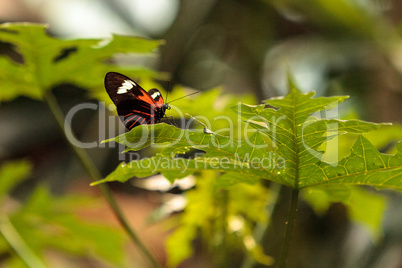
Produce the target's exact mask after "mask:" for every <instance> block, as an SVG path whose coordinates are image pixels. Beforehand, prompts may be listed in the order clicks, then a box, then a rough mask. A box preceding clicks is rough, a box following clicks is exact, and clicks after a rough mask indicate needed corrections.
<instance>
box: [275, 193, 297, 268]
mask: <svg viewBox="0 0 402 268" xmlns="http://www.w3.org/2000/svg"><path fill="white" fill-rule="evenodd" d="M298 200H299V189H292V197H291V201H290V208H289V214H288V219H287V221H286V223H285V224H286V228H285V234H284V240H283V244H282V249H281V254H280V256H279V264H278V267H279V268H285V267H286V262H287V258H288V253H289V248H290V242H291V240H292V234H293V228H294V224H295V219H296V213H297V203H298Z"/></svg>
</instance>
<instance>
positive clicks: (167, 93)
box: [166, 80, 170, 103]
mask: <svg viewBox="0 0 402 268" xmlns="http://www.w3.org/2000/svg"><path fill="white" fill-rule="evenodd" d="M169 84H170V80H169V81H168V85H167V90H166V103H167V101H168V96H169V87H170V86H169Z"/></svg>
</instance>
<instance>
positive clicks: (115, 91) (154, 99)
mask: <svg viewBox="0 0 402 268" xmlns="http://www.w3.org/2000/svg"><path fill="white" fill-rule="evenodd" d="M105 88H106V91H107V93H108V94H109V97H110V99H111V100H112V101H113V102H114V104H115V105H116V107H117V113H118V114H119V116H120V118H121V119H122V121H123V123H124V125H125V126H126V128H127V129H128V130H131V129H132V128H134V127H136V126H139V125H142V124H155V123H158V122H159V121H160V120H161V119H162V118H163V117H164V116H165V112H166V110H168V109H170V106H169V104H167V103H165V102H164V100H163V97H162V94H161V93H160V91H159V90H158V89H156V88H153V89H151V90H149V91H148V92H146V91H145V90H144V89H143V88H142V87H141V86H140V85H139V84H137V83H136V82H134V81H133V80H132V79H130V78H128V77H127V76H125V75H122V74H120V73H115V72H109V73H107V74H106V76H105Z"/></svg>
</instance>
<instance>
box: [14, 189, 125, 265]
mask: <svg viewBox="0 0 402 268" xmlns="http://www.w3.org/2000/svg"><path fill="white" fill-rule="evenodd" d="M89 201H90V200H89V199H88V197H82V196H74V195H70V196H66V197H54V196H52V195H51V194H50V193H49V191H48V190H47V189H46V188H43V187H37V188H36V189H35V191H34V193H33V194H32V196H31V197H30V198H29V200H28V201H27V202H26V203H25V204H24V205H23V206H22V207H21V208H20V209H18V210H17V211H15V212H13V213H12V214H11V215H10V220H11V222H12V223H13V225H14V227H15V228H16V229H17V230H18V233H19V234H20V235H21V237H23V238H24V240H25V242H26V243H27V244H28V245H29V247H30V248H31V249H32V250H33V251H35V252H36V253H37V255H38V256H44V253H45V250H48V249H53V250H57V251H59V252H60V253H63V254H65V255H69V256H70V257H74V256H84V257H92V258H95V259H100V260H106V261H108V262H110V263H113V264H115V265H118V266H120V265H122V263H123V242H124V239H123V234H122V233H121V232H120V231H119V230H116V229H114V228H111V227H109V226H105V225H100V224H95V223H88V222H85V221H84V220H81V219H79V218H78V217H77V216H75V214H76V213H77V210H78V209H82V208H84V207H86V206H88V205H89V204H90V203H89ZM105 241H107V243H105Z"/></svg>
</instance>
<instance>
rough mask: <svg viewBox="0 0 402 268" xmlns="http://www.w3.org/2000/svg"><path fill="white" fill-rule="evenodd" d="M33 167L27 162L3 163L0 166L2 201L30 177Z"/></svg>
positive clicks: (0, 195) (0, 193)
mask: <svg viewBox="0 0 402 268" xmlns="http://www.w3.org/2000/svg"><path fill="white" fill-rule="evenodd" d="M31 170H32V165H31V164H30V163H29V162H28V161H26V160H18V161H12V162H6V163H3V164H2V165H1V166H0V199H1V198H2V197H3V196H4V195H5V194H7V193H8V192H10V191H11V190H12V189H13V188H14V187H15V186H16V185H17V184H18V183H19V182H21V181H22V180H24V179H25V178H27V177H28V175H29V174H30V173H31Z"/></svg>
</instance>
